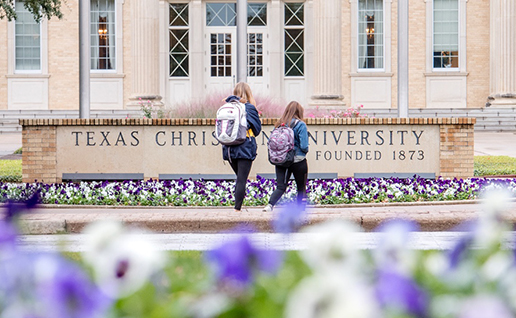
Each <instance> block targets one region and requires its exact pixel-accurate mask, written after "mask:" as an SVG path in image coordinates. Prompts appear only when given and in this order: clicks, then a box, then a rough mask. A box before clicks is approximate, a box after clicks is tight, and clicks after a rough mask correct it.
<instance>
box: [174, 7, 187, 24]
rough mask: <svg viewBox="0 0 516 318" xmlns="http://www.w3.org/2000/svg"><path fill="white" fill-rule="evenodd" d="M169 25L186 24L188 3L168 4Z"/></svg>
mask: <svg viewBox="0 0 516 318" xmlns="http://www.w3.org/2000/svg"><path fill="white" fill-rule="evenodd" d="M169 20H170V21H169V25H170V26H188V3H172V4H170V19H169Z"/></svg>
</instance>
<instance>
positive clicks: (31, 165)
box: [22, 119, 61, 183]
mask: <svg viewBox="0 0 516 318" xmlns="http://www.w3.org/2000/svg"><path fill="white" fill-rule="evenodd" d="M35 121H36V120H35ZM38 121H40V122H43V123H47V120H42V119H40V120H38ZM22 147H23V155H22V179H23V182H35V181H38V182H44V183H54V182H60V181H61V180H60V178H57V175H56V164H57V158H56V126H48V125H41V126H37V125H35V126H23V132H22Z"/></svg>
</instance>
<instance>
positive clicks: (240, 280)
mask: <svg viewBox="0 0 516 318" xmlns="http://www.w3.org/2000/svg"><path fill="white" fill-rule="evenodd" d="M206 259H207V261H208V262H209V263H210V264H211V265H212V266H213V267H214V269H215V272H216V275H217V278H218V281H219V282H220V283H221V284H222V285H224V286H228V287H232V288H236V289H240V288H245V287H247V286H249V284H251V283H252V282H253V278H254V277H253V276H254V274H255V273H256V272H258V271H264V272H267V273H274V272H275V271H276V270H277V269H278V268H279V266H280V265H281V254H280V253H279V252H278V251H273V250H264V249H259V248H256V247H255V246H254V245H253V244H252V243H251V241H250V240H249V237H248V236H247V235H239V236H238V237H237V238H235V239H233V240H230V241H228V242H225V243H223V244H222V245H220V246H218V247H217V248H215V249H213V250H210V251H208V252H207V254H206Z"/></svg>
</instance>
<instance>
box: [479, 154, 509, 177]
mask: <svg viewBox="0 0 516 318" xmlns="http://www.w3.org/2000/svg"><path fill="white" fill-rule="evenodd" d="M474 162H475V163H474V167H475V176H478V177H481V176H502V175H516V158H512V157H508V156H475V161H474Z"/></svg>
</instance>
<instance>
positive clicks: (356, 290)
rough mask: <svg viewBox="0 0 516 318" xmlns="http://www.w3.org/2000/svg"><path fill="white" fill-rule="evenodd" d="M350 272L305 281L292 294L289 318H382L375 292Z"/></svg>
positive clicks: (320, 275) (289, 300)
mask: <svg viewBox="0 0 516 318" xmlns="http://www.w3.org/2000/svg"><path fill="white" fill-rule="evenodd" d="M349 274H350V273H349V272H334V273H332V272H327V273H325V274H316V275H314V276H311V277H308V278H305V279H304V280H302V281H301V282H300V283H299V285H298V286H296V287H295V288H294V290H293V291H292V292H291V293H290V295H289V299H288V300H287V304H286V309H285V317H286V318H342V317H346V318H378V317H381V314H380V310H379V308H378V307H377V306H378V305H377V302H376V300H375V298H374V293H373V290H372V289H371V288H370V287H369V286H368V285H366V284H364V283H363V282H362V281H360V280H358V279H357V278H356V277H354V276H351V275H349Z"/></svg>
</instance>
